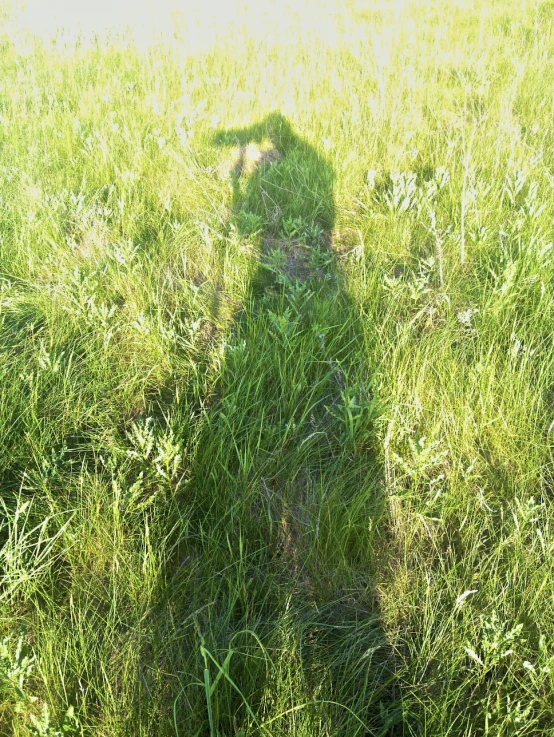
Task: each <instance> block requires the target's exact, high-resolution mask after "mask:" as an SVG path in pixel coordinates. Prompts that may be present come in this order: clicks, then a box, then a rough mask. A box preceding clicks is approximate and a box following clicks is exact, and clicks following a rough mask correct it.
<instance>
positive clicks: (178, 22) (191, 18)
mask: <svg viewBox="0 0 554 737" xmlns="http://www.w3.org/2000/svg"><path fill="white" fill-rule="evenodd" d="M404 3H405V0H395V3H394V4H395V5H397V6H399V7H400V6H401V5H403V4H404ZM368 4H369V3H368V2H362V3H361V5H368ZM386 4H387V5H390V2H389V3H386ZM371 5H372V7H375V5H376V3H371ZM13 7H14V10H15V12H14V13H13V16H14V17H16V18H17V20H16V26H17V27H18V28H20V29H22V30H26V31H30V32H32V33H33V34H34V35H37V36H40V37H41V38H43V39H44V40H51V39H52V38H54V37H57V38H60V37H62V38H65V39H67V40H71V39H74V38H76V37H80V38H81V40H85V41H86V40H87V39H88V40H90V39H91V38H92V37H94V36H98V35H100V36H102V35H105V34H114V33H115V34H121V33H124V34H126V35H129V34H130V35H132V37H133V38H134V39H135V40H136V42H137V44H138V45H139V46H148V45H149V44H150V43H151V42H152V41H153V40H155V39H156V38H159V37H160V35H161V36H163V37H164V38H165V39H168V40H169V39H171V40H172V41H173V42H175V41H177V42H178V43H181V44H182V45H183V47H184V50H185V51H187V50H188V51H189V52H194V51H196V50H199V49H201V48H205V47H206V46H210V45H212V44H214V43H216V42H217V40H218V39H219V38H221V36H222V35H223V36H224V35H227V34H229V33H232V31H233V28H238V27H240V28H241V29H242V30H243V31H244V30H246V32H247V34H248V35H250V34H251V35H252V36H254V37H257V38H259V37H261V36H264V37H268V38H271V39H274V40H285V41H289V42H290V41H292V40H293V38H298V36H305V35H306V34H308V35H311V36H316V37H318V38H319V39H322V40H325V41H327V42H329V43H334V42H336V40H337V34H338V33H340V30H341V27H343V23H342V22H341V20H343V19H342V9H341V4H340V3H331V2H328V0H321V1H319V2H317V1H316V0H303V1H302V2H291V1H290V0H284V1H283V2H279V1H278V0H257V1H256V2H252V1H250V2H243V1H241V0H158V2H153V1H152V0H141V1H140V2H133V1H132V0H116V1H115V2H113V1H112V2H110V0H97V2H72V1H71V0H52V1H51V2H45V0H27V2H21V3H13Z"/></svg>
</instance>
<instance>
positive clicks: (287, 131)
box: [213, 112, 335, 247]
mask: <svg viewBox="0 0 554 737" xmlns="http://www.w3.org/2000/svg"><path fill="white" fill-rule="evenodd" d="M213 143H214V144H215V145H216V146H220V147H229V148H230V149H231V151H230V160H229V161H228V162H227V164H226V166H224V167H223V174H224V176H225V175H228V176H229V177H230V180H231V184H232V188H233V196H232V203H231V208H230V210H231V212H230V224H232V225H233V226H234V227H235V228H236V229H237V230H238V232H239V234H240V235H241V236H249V235H251V234H252V233H253V232H258V233H262V235H263V237H267V238H281V239H283V240H285V239H289V240H294V241H296V242H299V241H307V245H309V246H312V247H317V246H328V245H330V242H331V234H332V231H333V227H334V222H335V204H334V197H333V185H334V172H333V168H332V166H331V165H330V163H329V162H328V161H327V160H326V158H325V157H324V156H322V155H321V154H320V153H319V151H317V149H316V148H315V147H314V146H312V145H310V144H309V143H308V142H307V141H305V140H304V139H303V138H301V137H300V136H299V135H298V134H297V133H296V132H295V131H294V130H293V128H292V126H291V124H290V123H289V121H288V120H287V118H286V117H285V116H284V115H282V114H281V113H279V112H272V113H270V114H268V115H267V116H266V117H265V118H263V119H262V120H261V121H259V122H258V123H255V124H253V125H250V126H247V127H244V128H232V129H226V130H220V131H217V132H216V133H215V134H214V136H213ZM262 240H263V239H262ZM262 247H263V243H262Z"/></svg>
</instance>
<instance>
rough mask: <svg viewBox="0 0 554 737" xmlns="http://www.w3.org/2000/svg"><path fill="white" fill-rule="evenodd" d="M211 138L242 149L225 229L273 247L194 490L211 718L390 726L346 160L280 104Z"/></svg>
mask: <svg viewBox="0 0 554 737" xmlns="http://www.w3.org/2000/svg"><path fill="white" fill-rule="evenodd" d="M214 143H216V144H217V145H220V146H229V147H234V161H233V165H232V167H231V169H230V172H229V175H230V176H231V178H232V203H231V207H230V222H229V228H233V229H235V231H238V234H239V237H241V238H252V237H254V239H255V242H257V243H258V245H259V248H260V254H259V269H258V272H257V273H255V275H254V277H253V279H252V285H251V289H250V295H249V296H248V297H247V300H246V301H247V309H245V310H244V311H243V312H242V313H241V315H240V316H237V317H236V319H235V324H234V325H233V327H232V329H231V332H232V336H231V338H230V339H229V344H228V346H227V349H226V351H225V355H224V357H223V359H222V363H221V369H220V373H219V376H218V379H217V387H216V391H215V393H214V400H213V402H212V404H211V405H210V406H209V408H208V409H207V410H206V417H205V422H204V426H203V430H202V431H201V433H200V436H199V437H198V440H197V443H196V449H195V455H194V461H193V467H192V469H191V479H190V484H189V487H188V494H190V498H191V499H192V511H191V517H190V526H191V527H190V529H191V530H193V529H194V530H195V534H194V537H195V538H196V540H197V541H198V543H197V545H196V549H195V551H194V552H191V553H190V555H191V556H193V557H194V558H195V559H196V560H198V561H199V565H200V566H201V567H202V568H203V569H204V568H206V569H207V567H208V566H210V567H211V569H212V571H213V573H212V575H208V574H207V572H206V571H204V574H203V575H201V576H199V577H198V578H197V579H196V580H197V587H196V589H195V591H194V596H193V600H192V601H191V602H189V604H188V607H187V609H188V611H189V612H190V610H191V608H192V610H193V611H195V612H197V614H195V616H194V622H195V627H196V631H197V633H198V636H199V638H200V642H201V652H202V653H204V658H205V662H204V666H205V669H206V670H205V671H204V673H205V674H206V672H208V677H209V678H210V677H213V678H214V679H217V681H216V682H217V691H218V693H217V694H216V687H215V686H214V687H213V688H212V687H210V689H211V690H209V697H208V698H209V700H210V703H209V704H208V709H209V713H210V729H212V733H214V734H215V733H216V731H217V730H219V731H217V733H218V734H231V733H244V734H258V733H260V734H261V733H263V734H266V733H268V734H269V733H271V734H283V735H284V734H298V735H300V734H306V735H308V734H309V735H312V734H348V735H355V734H358V735H366V734H367V735H369V734H382V735H385V734H389V735H391V734H393V733H394V730H395V728H396V727H395V725H399V722H400V721H401V718H402V717H401V716H400V715H399V712H398V709H397V703H396V698H395V695H394V686H393V685H392V684H394V672H393V671H394V668H393V667H392V665H391V663H392V658H391V654H390V647H389V646H388V645H387V642H386V638H385V636H384V634H383V630H382V627H381V624H380V615H379V606H378V600H377V596H376V593H375V591H374V587H373V584H372V571H371V570H368V557H369V558H370V557H371V556H370V552H369V551H370V550H371V548H372V545H373V544H374V542H375V541H374V533H373V532H372V530H374V529H375V528H376V527H377V525H376V524H375V526H372V524H369V525H368V520H374V521H376V520H377V519H378V518H380V517H381V516H382V514H383V505H384V501H383V499H382V496H383V495H382V493H381V492H380V489H381V488H382V486H380V478H381V477H382V474H381V473H380V471H379V468H378V464H377V462H376V461H375V458H374V455H373V452H372V443H373V423H374V417H375V402H374V397H373V395H372V386H371V376H370V375H368V373H367V367H364V366H360V361H359V359H358V358H357V357H359V355H360V351H361V350H363V348H362V346H363V331H362V329H361V326H360V323H359V320H360V317H359V315H358V313H357V310H356V308H355V306H354V305H353V304H352V303H351V302H350V300H349V298H348V296H347V295H346V293H345V291H344V289H342V287H341V275H340V273H339V270H338V269H337V266H336V260H335V258H334V256H333V250H332V243H331V242H332V233H333V227H334V219H335V204H334V197H333V180H334V176H333V169H332V166H331V165H330V164H329V162H327V161H326V159H325V158H324V157H323V156H322V155H320V154H319V153H318V152H317V151H316V150H315V148H313V147H312V146H310V145H309V144H308V143H307V142H305V141H303V140H302V139H301V138H300V136H298V135H297V134H296V133H295V132H294V131H293V129H292V127H291V125H290V123H289V122H288V121H287V119H286V118H285V117H284V116H283V115H281V114H279V113H272V114H271V115H268V116H267V117H265V118H264V119H263V120H262V121H261V122H259V123H257V124H255V125H252V126H250V127H247V128H244V129H239V130H225V131H220V132H218V133H216V134H215V136H214ZM256 239H257V240H256ZM206 469H210V471H209V473H207V472H206ZM191 537H192V535H191ZM187 616H188V618H189V619H190V615H187ZM210 670H213V676H210V674H209V671H210ZM354 681H356V682H357V685H354ZM216 696H217V698H216ZM187 698H188V697H187ZM190 703H191V702H190V701H189V704H190ZM231 714H233V715H234V716H233V718H231V717H230V716H229V715H231ZM175 719H176V720H177V721H178V720H179V719H181V720H183V723H186V719H189V720H190V710H189V713H188V715H187V714H185V713H184V712H183V714H182V715H179V714H178V713H176V715H175ZM199 724H200V723H199ZM269 724H271V725H272V727H271V729H269V726H268V725H269ZM264 725H265V727H264ZM262 727H263V728H262ZM200 728H201V729H202V727H200ZM254 728H255V729H254ZM240 729H242V730H243V732H240V731H239V730H240ZM252 729H254V731H253V732H252V731H251V730H252ZM256 729H258V730H259V731H256ZM268 729H269V732H268V731H267V730H268ZM260 730H261V731H260ZM397 733H399V732H397Z"/></svg>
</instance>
